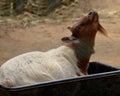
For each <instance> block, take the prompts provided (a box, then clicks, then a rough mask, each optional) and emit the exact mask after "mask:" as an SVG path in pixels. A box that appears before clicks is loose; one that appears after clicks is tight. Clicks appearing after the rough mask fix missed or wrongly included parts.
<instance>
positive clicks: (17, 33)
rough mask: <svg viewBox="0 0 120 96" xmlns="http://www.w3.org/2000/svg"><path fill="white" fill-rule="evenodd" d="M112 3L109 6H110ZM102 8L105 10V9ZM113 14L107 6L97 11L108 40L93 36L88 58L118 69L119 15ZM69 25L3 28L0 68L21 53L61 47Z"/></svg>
mask: <svg viewBox="0 0 120 96" xmlns="http://www.w3.org/2000/svg"><path fill="white" fill-rule="evenodd" d="M106 1H109V0H106ZM112 1H113V0H111V3H110V4H112ZM116 1H118V2H116V4H120V1H119V0H116ZM101 2H102V1H101ZM104 4H105V3H104ZM96 6H97V5H96ZM97 7H99V6H97ZM102 7H105V5H103V6H102ZM102 7H101V8H102ZM114 10H118V7H116V6H115V9H114ZM114 10H113V8H111V9H110V7H109V6H107V8H106V9H104V10H103V9H100V8H98V11H99V12H101V13H102V12H103V13H104V14H103V15H101V16H100V22H101V24H102V25H103V26H104V27H105V29H106V30H107V31H108V35H109V36H110V38H107V37H105V36H103V35H101V34H99V33H98V34H97V36H96V43H95V54H93V56H92V57H91V61H99V62H103V63H106V64H110V65H113V66H116V67H120V31H119V30H120V23H119V22H120V19H119V14H117V15H114V16H113V14H116V13H117V12H116V11H114ZM108 11H109V12H111V13H109V14H108V17H104V16H106V14H107V13H106V12H108ZM115 12H116V13H115ZM118 13H119V12H118ZM71 24H72V22H71V21H69V22H59V23H56V22H51V23H50V22H48V23H40V24H38V25H37V26H32V27H29V28H27V29H23V28H17V27H15V25H13V26H14V29H13V28H12V27H13V26H12V27H10V28H8V29H6V26H4V27H5V28H0V32H2V31H6V32H7V35H5V36H3V37H0V64H3V63H4V62H5V61H7V60H8V59H10V58H12V57H14V56H17V55H19V54H22V53H26V52H29V51H36V50H40V51H46V50H49V49H51V48H56V47H58V46H61V45H63V43H62V42H61V38H62V37H64V36H69V35H70V32H69V30H67V28H66V27H67V26H69V25H71Z"/></svg>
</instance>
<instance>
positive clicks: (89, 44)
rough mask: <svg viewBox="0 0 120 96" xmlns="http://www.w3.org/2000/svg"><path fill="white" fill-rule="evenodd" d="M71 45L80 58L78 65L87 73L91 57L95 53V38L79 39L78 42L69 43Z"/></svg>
mask: <svg viewBox="0 0 120 96" xmlns="http://www.w3.org/2000/svg"><path fill="white" fill-rule="evenodd" d="M68 46H69V47H71V48H72V49H73V50H74V52H75V55H76V58H77V59H78V62H77V63H78V67H79V68H80V69H81V71H82V72H83V73H84V74H87V69H88V66H89V65H88V64H89V59H90V57H91V55H92V54H93V53H94V41H93V40H79V41H78V42H75V43H72V44H69V45H68Z"/></svg>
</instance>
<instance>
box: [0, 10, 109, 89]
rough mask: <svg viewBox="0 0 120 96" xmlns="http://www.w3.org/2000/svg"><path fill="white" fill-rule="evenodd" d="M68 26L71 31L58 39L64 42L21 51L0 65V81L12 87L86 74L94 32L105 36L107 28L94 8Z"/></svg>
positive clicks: (0, 83)
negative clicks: (44, 47)
mask: <svg viewBox="0 0 120 96" xmlns="http://www.w3.org/2000/svg"><path fill="white" fill-rule="evenodd" d="M68 29H69V30H70V31H71V33H72V35H71V36H70V37H63V38H62V39H61V40H62V41H63V42H64V43H65V44H64V45H63V46H60V47H58V48H56V49H51V50H49V51H46V52H39V51H35V52H28V53H24V54H22V55H19V56H16V57H14V58H12V59H10V60H8V61H7V62H6V63H4V64H3V65H2V66H1V67H0V85H3V86H8V87H15V86H22V85H26V84H35V83H38V82H46V81H54V80H58V79H64V78H70V77H77V76H82V75H87V69H88V66H89V60H90V57H91V55H92V54H93V53H94V43H95V37H96V33H97V31H99V32H101V33H102V34H104V35H106V36H107V33H106V30H105V29H104V28H103V27H102V26H101V24H100V23H99V16H98V13H97V12H95V11H91V12H90V13H89V14H88V15H86V16H84V17H83V18H81V19H79V20H78V21H76V22H75V24H73V26H72V27H68Z"/></svg>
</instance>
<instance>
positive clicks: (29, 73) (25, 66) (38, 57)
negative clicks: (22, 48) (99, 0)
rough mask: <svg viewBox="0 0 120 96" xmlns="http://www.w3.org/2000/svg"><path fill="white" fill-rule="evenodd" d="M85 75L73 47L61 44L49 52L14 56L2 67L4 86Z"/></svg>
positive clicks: (1, 75)
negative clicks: (78, 65) (78, 64)
mask: <svg viewBox="0 0 120 96" xmlns="http://www.w3.org/2000/svg"><path fill="white" fill-rule="evenodd" d="M76 73H79V74H80V75H84V74H82V73H81V72H80V69H79V68H78V67H77V58H76V56H75V53H74V51H73V50H72V49H70V48H69V47H67V46H61V47H59V48H57V49H52V50H49V51H47V52H39V51H36V52H29V53H25V54H22V55H19V56H17V57H14V58H12V59H10V60H9V61H7V62H6V63H4V64H3V65H2V66H1V67H0V82H1V85H4V86H21V85H26V84H34V83H37V82H45V81H50V80H56V79H63V78H69V77H75V76H77V75H76Z"/></svg>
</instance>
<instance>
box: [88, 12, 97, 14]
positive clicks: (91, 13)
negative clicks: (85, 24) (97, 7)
mask: <svg viewBox="0 0 120 96" xmlns="http://www.w3.org/2000/svg"><path fill="white" fill-rule="evenodd" d="M96 14H97V13H96V12H95V11H91V12H90V13H89V14H88V15H96Z"/></svg>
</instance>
